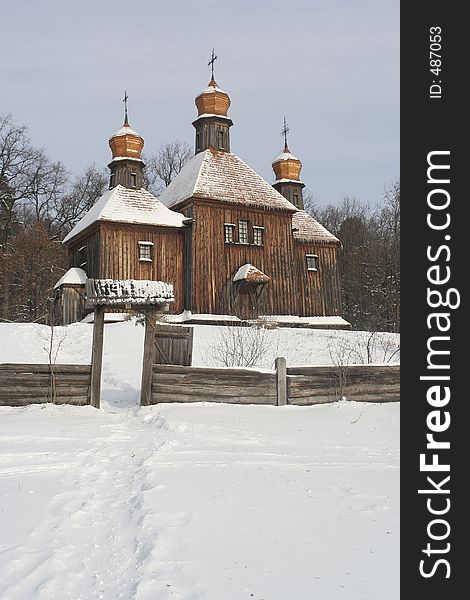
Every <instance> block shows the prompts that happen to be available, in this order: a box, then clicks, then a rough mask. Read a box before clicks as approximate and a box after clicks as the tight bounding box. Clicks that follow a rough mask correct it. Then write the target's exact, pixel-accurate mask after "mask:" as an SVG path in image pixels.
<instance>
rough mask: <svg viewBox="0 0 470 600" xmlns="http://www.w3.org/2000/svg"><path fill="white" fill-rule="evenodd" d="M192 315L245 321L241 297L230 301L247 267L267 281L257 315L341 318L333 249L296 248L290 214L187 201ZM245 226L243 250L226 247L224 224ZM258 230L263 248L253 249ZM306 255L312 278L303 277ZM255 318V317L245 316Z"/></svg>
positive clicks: (302, 245) (319, 246) (328, 246)
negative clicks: (314, 265)
mask: <svg viewBox="0 0 470 600" xmlns="http://www.w3.org/2000/svg"><path fill="white" fill-rule="evenodd" d="M193 202H194V204H193V211H194V218H195V223H194V225H193V238H192V239H193V248H192V256H193V261H192V264H193V278H192V286H193V293H192V299H193V306H192V310H193V312H194V313H210V314H234V315H237V316H239V317H241V318H246V317H247V314H246V313H247V310H248V309H249V306H248V305H249V304H251V303H250V300H249V297H248V295H247V294H244V295H243V294H239V295H238V296H236V293H237V292H236V289H237V288H236V286H235V285H234V284H233V283H232V279H233V276H234V275H235V273H236V272H237V270H238V269H239V267H240V266H242V265H243V264H245V263H252V264H253V265H254V266H255V267H257V268H258V269H260V270H261V271H263V273H265V274H266V275H268V276H269V277H270V278H271V281H270V282H269V283H268V284H267V285H266V286H265V288H264V290H263V292H262V294H261V297H260V301H259V303H258V307H257V308H258V311H259V314H271V315H301V316H311V315H341V293H340V280H339V273H338V267H337V252H338V249H337V247H336V246H335V245H331V244H313V243H299V242H297V241H295V240H294V237H293V234H292V213H289V212H283V211H271V210H266V209H261V208H259V209H258V208H256V207H248V206H246V205H245V206H243V205H240V206H238V205H228V204H225V205H217V204H215V203H213V202H210V201H200V200H194V199H193ZM239 220H247V221H248V222H249V225H248V231H249V244H238V243H235V244H226V243H225V240H224V223H233V224H235V225H236V227H235V239H238V221H239ZM254 225H255V226H259V227H264V244H263V246H255V245H253V239H252V238H253V230H252V228H253V226H254ZM306 254H316V255H318V265H319V270H318V272H313V271H308V270H307V264H306V258H305V255H306ZM250 316H256V315H250Z"/></svg>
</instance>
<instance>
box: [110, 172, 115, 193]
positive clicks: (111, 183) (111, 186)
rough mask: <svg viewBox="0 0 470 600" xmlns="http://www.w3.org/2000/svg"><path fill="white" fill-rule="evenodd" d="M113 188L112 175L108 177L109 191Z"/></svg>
mask: <svg viewBox="0 0 470 600" xmlns="http://www.w3.org/2000/svg"><path fill="white" fill-rule="evenodd" d="M113 187H114V173H111V175H110V176H109V189H110V190H112V189H113Z"/></svg>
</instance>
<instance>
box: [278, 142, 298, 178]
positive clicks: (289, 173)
mask: <svg viewBox="0 0 470 600" xmlns="http://www.w3.org/2000/svg"><path fill="white" fill-rule="evenodd" d="M272 167H273V170H274V174H275V175H276V180H279V179H290V180H294V181H300V171H301V170H302V163H301V161H300V160H299V159H298V158H297V157H296V156H294V155H293V154H292V153H291V151H290V150H289V148H288V147H287V146H286V147H285V148H284V150H283V151H282V152H281V154H279V155H278V156H276V158H275V159H274V160H273V162H272Z"/></svg>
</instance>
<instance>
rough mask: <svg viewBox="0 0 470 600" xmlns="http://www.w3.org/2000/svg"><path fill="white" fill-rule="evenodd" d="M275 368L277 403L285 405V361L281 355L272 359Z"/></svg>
mask: <svg viewBox="0 0 470 600" xmlns="http://www.w3.org/2000/svg"><path fill="white" fill-rule="evenodd" d="M274 365H275V369H276V391H277V405H278V406H285V405H286V404H287V363H286V359H285V358H284V357H283V356H278V357H277V358H276V360H275V361H274Z"/></svg>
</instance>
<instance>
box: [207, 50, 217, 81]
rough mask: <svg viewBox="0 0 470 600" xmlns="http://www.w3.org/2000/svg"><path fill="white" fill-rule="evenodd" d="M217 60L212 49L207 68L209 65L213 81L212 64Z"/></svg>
mask: <svg viewBox="0 0 470 600" xmlns="http://www.w3.org/2000/svg"><path fill="white" fill-rule="evenodd" d="M216 60H217V56H216V54H215V51H214V48H212V54H211V59H210V61H209V62H208V63H207V66H209V65H210V67H211V75H212V79H214V63H215V61H216Z"/></svg>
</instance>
